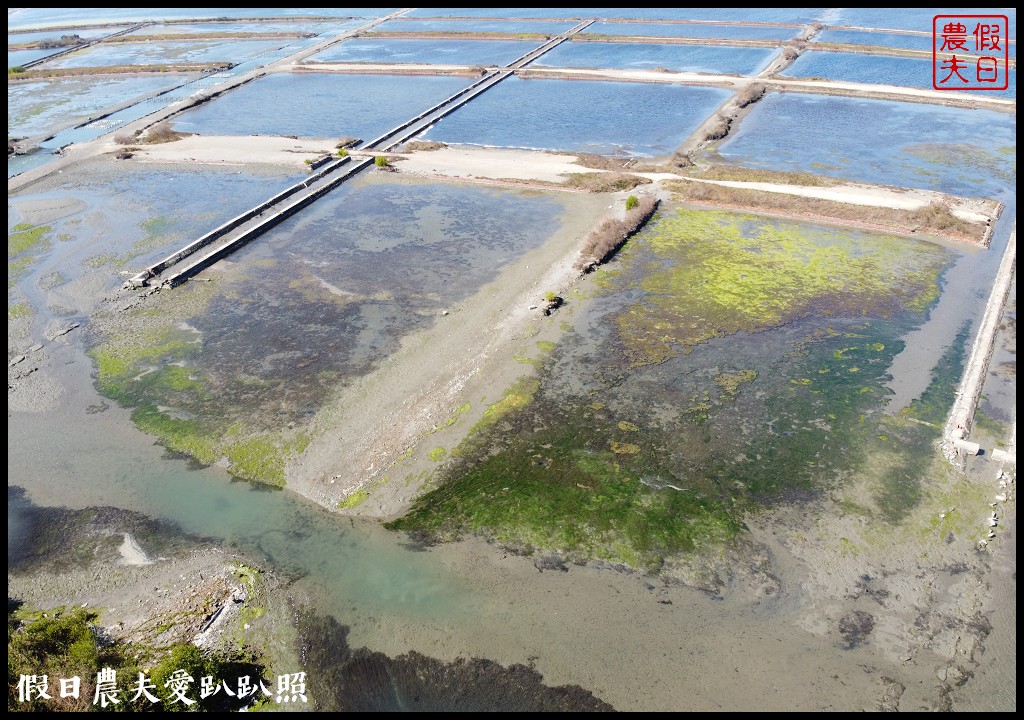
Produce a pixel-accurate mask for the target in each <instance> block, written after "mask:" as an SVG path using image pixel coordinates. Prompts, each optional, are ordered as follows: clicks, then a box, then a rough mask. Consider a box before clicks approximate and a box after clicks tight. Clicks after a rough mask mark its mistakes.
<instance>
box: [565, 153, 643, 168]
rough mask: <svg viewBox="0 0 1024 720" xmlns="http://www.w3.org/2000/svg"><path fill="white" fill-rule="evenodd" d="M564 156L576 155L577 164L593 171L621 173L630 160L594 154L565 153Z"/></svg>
mask: <svg viewBox="0 0 1024 720" xmlns="http://www.w3.org/2000/svg"><path fill="white" fill-rule="evenodd" d="M563 154H564V155H574V156H575V157H576V160H575V162H576V164H577V165H582V166H583V167H585V168H590V169H592V170H612V171H619V170H623V169H624V168H625V167H626V165H627V164H628V163H629V158H614V157H607V156H605V155H595V154H594V153H563Z"/></svg>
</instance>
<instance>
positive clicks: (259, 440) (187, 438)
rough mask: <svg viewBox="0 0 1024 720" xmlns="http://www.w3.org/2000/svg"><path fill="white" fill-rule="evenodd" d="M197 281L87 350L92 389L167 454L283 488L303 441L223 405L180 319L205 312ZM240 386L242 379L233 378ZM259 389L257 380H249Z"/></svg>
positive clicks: (194, 337) (198, 337) (198, 339)
mask: <svg viewBox="0 0 1024 720" xmlns="http://www.w3.org/2000/svg"><path fill="white" fill-rule="evenodd" d="M204 285H205V283H202V284H198V285H196V286H195V288H193V289H191V291H190V292H188V294H186V295H185V296H184V297H182V298H178V300H179V301H178V302H176V303H173V304H167V305H166V306H165V307H163V308H161V310H162V312H159V313H153V312H152V311H151V310H147V309H139V310H136V311H133V312H130V313H128V314H126V315H124V316H122V320H123V322H124V325H120V326H118V331H117V332H112V333H111V334H110V335H109V336H108V337H107V338H106V339H104V340H103V341H102V342H101V343H100V344H98V345H96V346H94V347H93V348H92V349H91V350H90V351H89V352H90V355H91V356H92V358H93V361H94V362H95V364H96V384H97V388H98V389H99V391H100V392H101V393H102V394H103V395H105V396H106V397H108V398H111V399H112V400H115V401H116V402H118V403H119V404H120V405H123V406H124V407H129V408H132V421H133V422H134V423H135V425H136V426H137V427H138V428H139V429H140V430H142V431H143V432H146V433H149V434H151V435H155V436H156V437H157V438H159V440H160V443H161V444H162V445H163V446H164V447H166V448H167V449H168V450H170V451H172V452H177V453H182V454H184V455H188V456H189V457H191V458H193V459H194V460H195V461H197V462H199V463H201V464H204V465H209V464H212V463H215V462H217V461H220V460H223V461H224V462H226V463H227V466H228V469H229V471H230V472H231V473H232V474H233V475H235V476H237V477H239V478H243V479H245V480H251V481H253V482H258V483H261V484H265V485H270V486H274V487H283V486H284V484H285V472H284V468H285V464H286V462H287V461H288V459H289V458H291V457H293V456H295V455H297V454H298V453H301V452H302V451H303V450H304V449H305V447H306V446H307V445H308V443H309V440H310V439H309V437H308V435H306V434H305V433H303V432H301V431H298V430H273V429H268V428H266V427H261V426H259V425H258V424H257V422H256V421H254V420H253V419H252V415H251V413H249V412H247V411H246V409H245V408H226V407H224V405H223V400H222V397H221V395H222V393H221V392H220V390H221V388H220V387H219V386H217V385H216V384H215V383H214V381H213V379H212V378H211V377H210V376H209V375H208V374H207V373H205V372H203V371H202V370H201V369H200V367H199V365H198V363H197V362H196V361H197V359H198V357H199V355H200V354H201V353H202V350H203V336H202V333H200V332H198V331H197V330H195V329H194V328H192V327H191V326H190V325H188V324H187V322H186V321H185V320H186V319H187V318H189V317H193V316H194V315H195V314H196V313H198V312H201V311H202V310H203V309H205V308H206V307H207V305H208V303H209V300H210V297H211V294H212V292H213V291H212V290H211V289H207V288H204V287H203V286H204ZM236 380H237V382H238V383H241V384H245V383H246V377H245V376H244V375H240V376H239V377H238V378H236ZM256 384H257V385H259V381H257V383H256Z"/></svg>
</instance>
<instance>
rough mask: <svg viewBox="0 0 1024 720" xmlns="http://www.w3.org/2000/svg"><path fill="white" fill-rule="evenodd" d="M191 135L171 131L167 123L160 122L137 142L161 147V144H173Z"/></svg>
mask: <svg viewBox="0 0 1024 720" xmlns="http://www.w3.org/2000/svg"><path fill="white" fill-rule="evenodd" d="M191 134H192V133H182V132H178V131H177V130H173V129H171V124H170V123H169V122H166V121H164V122H161V123H157V124H156V125H154V126H152V127H151V128H149V129H148V130H146V132H145V133H144V134H143V135H141V136H140V137H139V142H143V143H146V144H147V145H161V144H163V143H169V142H174V141H175V140H181V139H182V138H183V137H188V136H189V135H191Z"/></svg>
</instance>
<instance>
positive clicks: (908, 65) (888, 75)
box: [780, 51, 1017, 98]
mask: <svg viewBox="0 0 1024 720" xmlns="http://www.w3.org/2000/svg"><path fill="white" fill-rule="evenodd" d="M964 72H966V71H964ZM939 73H940V74H939V75H938V77H937V78H936V81H937V82H940V83H941V82H942V80H943V77H944V75H948V74H949V73H948V72H943V71H941V70H940V71H939ZM780 74H781V75H782V76H784V77H805V78H825V79H826V80H846V81H848V82H859V83H872V84H881V85H900V86H902V87H919V88H928V89H931V88H932V81H933V76H932V61H931V59H925V58H905V57H890V56H886V55H864V54H860V53H841V52H818V51H815V52H806V53H804V54H803V55H801V56H800V57H798V58H797V59H796V60H795V61H794V62H793V64H792V65H790V66H789V67H788V68H786V69H785V71H783V72H782V73H780ZM1009 75H1010V86H1009V87H1008V88H1007V89H1006V90H962V91H960V92H967V93H971V94H977V95H979V96H982V97H1008V98H1013V97H1017V72H1016V71H1015V70H1012V69H1011V70H1010V71H1009ZM968 77H969V79H971V82H974V80H973V78H970V76H969V75H968ZM953 80H954V81H956V78H953Z"/></svg>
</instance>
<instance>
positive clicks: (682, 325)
mask: <svg viewBox="0 0 1024 720" xmlns="http://www.w3.org/2000/svg"><path fill="white" fill-rule="evenodd" d="M643 239H644V242H643V243H642V249H640V250H637V249H635V248H634V249H632V250H630V251H628V252H627V253H625V255H624V256H623V260H622V266H621V268H620V269H616V270H611V271H607V272H606V273H604V274H603V276H602V277H601V278H600V279H599V282H600V283H601V284H602V285H603V286H604V287H605V288H606V289H611V288H612V287H616V288H618V287H619V286H620V285H621V278H617V276H618V275H620V274H623V273H625V274H627V275H631V274H632V273H633V272H634V271H635V270H640V271H642V272H638V273H637V275H638V280H637V285H638V286H639V288H640V289H642V290H643V291H644V292H645V297H644V298H643V299H641V300H639V301H638V302H636V303H634V304H632V305H630V306H628V307H626V308H625V309H624V310H623V311H622V312H621V313H620V314H619V315H618V317H617V318H616V323H617V326H618V332H619V337H620V338H621V341H622V343H623V345H624V346H625V349H626V353H627V356H628V357H629V359H630V362H631V363H632V364H633V365H635V366H640V365H646V364H650V363H657V362H662V361H664V360H666V359H668V358H670V357H674V356H675V355H677V354H678V353H680V352H686V351H688V349H690V348H692V347H693V346H694V345H697V344H700V343H704V342H707V341H709V340H711V339H713V338H717V337H724V336H728V335H733V334H735V333H738V332H748V333H751V332H759V331H762V330H766V329H769V328H772V327H778V326H780V325H783V324H785V323H788V322H792V321H793V320H796V319H799V318H801V317H806V316H808V315H812V314H815V315H843V316H846V317H856V316H876V317H878V316H880V317H885V316H887V315H889V314H890V313H891V312H894V311H896V310H899V309H903V308H907V309H910V310H922V309H924V308H925V307H927V306H928V305H929V304H930V303H931V302H932V301H934V300H935V299H936V297H937V296H938V291H939V290H938V283H937V282H936V278H937V277H938V275H939V273H940V272H941V271H942V269H943V268H944V266H945V264H946V262H947V261H948V259H949V256H950V255H949V251H948V250H945V249H944V248H941V247H939V246H935V245H930V244H927V243H920V242H914V241H910V240H907V239H905V238H898V237H892V236H881V235H864V234H860V233H858V234H847V233H842V232H838V231H832V230H825V229H823V228H814V227H812V226H805V225H796V224H788V223H769V222H766V221H764V220H763V219H759V218H756V217H753V216H749V215H743V214H736V213H727V212H718V211H706V210H687V209H679V210H678V211H676V213H674V214H666V215H664V216H661V217H660V218H659V219H658V221H657V222H656V223H655V224H654V225H653V226H652V227H650V229H649V230H648V231H647V232H646V233H644V235H643ZM652 264H655V266H654V267H653V268H652Z"/></svg>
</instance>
